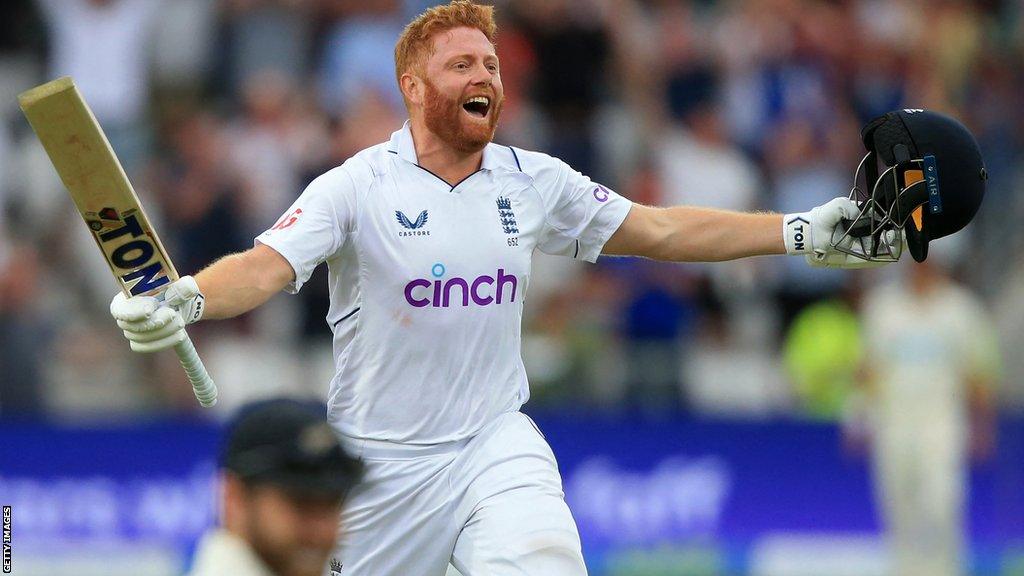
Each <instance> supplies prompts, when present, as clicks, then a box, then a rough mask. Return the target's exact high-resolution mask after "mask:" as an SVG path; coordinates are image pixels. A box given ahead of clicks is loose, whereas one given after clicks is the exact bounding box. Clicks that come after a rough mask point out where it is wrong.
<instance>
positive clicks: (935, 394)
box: [863, 246, 1000, 576]
mask: <svg viewBox="0 0 1024 576" xmlns="http://www.w3.org/2000/svg"><path fill="white" fill-rule="evenodd" d="M940 248H942V247H941V246H940ZM937 252H940V254H935V255H933V256H932V257H930V258H929V259H928V260H926V261H925V262H922V263H919V264H916V265H910V266H907V265H904V266H902V267H901V268H900V271H901V272H903V273H904V275H903V277H902V278H901V279H900V280H899V281H896V282H892V283H889V284H886V285H883V286H881V287H879V288H877V289H874V290H871V291H870V292H869V293H868V294H867V296H866V297H865V299H864V311H863V334H864V338H863V347H864V373H865V375H866V377H867V384H868V385H867V389H866V391H865V392H866V395H865V401H866V406H865V410H866V412H867V414H866V416H867V420H866V422H867V423H868V426H869V428H870V433H871V436H872V438H871V440H872V442H871V446H872V455H873V458H874V464H875V485H876V496H877V498H878V504H879V510H880V511H881V512H882V514H883V517H884V521H885V525H886V529H887V531H888V536H889V544H890V550H891V554H892V560H893V572H892V573H893V574H895V575H898V576H954V575H958V574H962V573H964V569H965V565H964V557H963V550H964V528H965V516H964V510H965V502H966V497H967V494H966V489H967V474H968V471H969V468H968V464H969V457H970V456H974V457H975V458H979V459H984V458H988V457H989V456H990V455H991V453H992V451H993V449H994V442H995V436H994V435H995V412H994V410H995V406H994V402H993V396H994V391H993V386H994V384H995V382H996V380H997V378H998V375H999V369H1000V360H999V351H998V344H997V341H996V338H995V334H994V327H993V323H992V319H991V318H990V317H989V315H988V313H987V312H986V310H985V306H984V304H983V303H982V302H981V301H980V299H979V298H978V297H977V296H976V295H974V293H972V292H971V291H969V290H967V289H965V288H964V287H963V286H962V285H960V284H959V283H958V282H956V281H955V280H954V279H953V278H952V277H951V276H950V274H949V272H948V271H947V270H945V269H944V266H943V259H942V258H941V256H942V254H941V250H939V251H937Z"/></svg>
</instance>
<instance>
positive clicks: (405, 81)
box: [399, 72, 423, 105]
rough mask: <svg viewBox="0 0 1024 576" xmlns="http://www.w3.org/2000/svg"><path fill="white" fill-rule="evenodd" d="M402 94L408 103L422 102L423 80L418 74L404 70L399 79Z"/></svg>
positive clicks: (417, 103) (418, 103)
mask: <svg viewBox="0 0 1024 576" xmlns="http://www.w3.org/2000/svg"><path fill="white" fill-rule="evenodd" d="M399 86H400V87H401V89H402V96H404V97H405V101H406V102H408V103H410V104H416V105H420V104H423V81H422V80H420V78H419V77H418V76H415V75H413V74H410V73H409V72H406V73H405V74H402V77H401V78H400V79H399Z"/></svg>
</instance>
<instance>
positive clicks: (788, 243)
mask: <svg viewBox="0 0 1024 576" xmlns="http://www.w3.org/2000/svg"><path fill="white" fill-rule="evenodd" d="M858 213H859V210H858V208H857V205H856V204H855V203H854V202H853V201H852V200H850V199H848V198H834V199H833V200H831V201H829V202H828V203H826V204H823V205H821V206H817V207H815V208H813V209H811V210H809V211H807V212H799V213H795V214H785V215H782V214H766V213H745V212H732V211H728V210H714V209H710V208H697V207H692V206H677V207H674V208H653V207H650V206H642V205H639V204H634V205H633V206H632V208H631V209H630V211H629V214H627V215H626V218H625V220H623V222H622V224H621V225H620V226H619V228H618V229H617V230H616V231H615V233H614V234H612V236H611V237H610V238H609V239H608V242H606V243H605V245H604V248H603V249H602V253H603V254H609V255H619V256H643V257H646V258H652V259H655V260H669V261H672V262H720V261H723V260H735V259H737V258H745V257H747V256H764V255H769V254H791V255H797V256H806V257H807V262H808V263H809V264H811V265H812V266H817V267H827V268H868V267H873V266H878V265H880V263H879V262H871V261H867V260H865V259H863V258H860V257H857V256H853V255H851V254H850V252H858V253H864V251H865V250H866V249H867V245H866V244H862V243H860V242H859V241H857V240H856V239H854V238H851V237H848V236H843V234H842V233H841V231H840V234H838V235H837V234H836V228H837V227H839V226H840V225H841V223H842V222H843V221H844V220H852V219H855V218H857V216H858ZM837 236H843V240H842V244H843V246H842V247H843V250H837V249H836V246H834V245H833V244H832V242H833V238H834V237H837ZM865 242H867V240H865Z"/></svg>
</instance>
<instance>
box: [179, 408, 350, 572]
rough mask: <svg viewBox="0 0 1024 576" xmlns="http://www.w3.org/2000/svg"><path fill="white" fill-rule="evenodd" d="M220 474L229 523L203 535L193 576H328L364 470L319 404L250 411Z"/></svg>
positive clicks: (232, 434) (236, 429) (231, 433)
mask: <svg viewBox="0 0 1024 576" xmlns="http://www.w3.org/2000/svg"><path fill="white" fill-rule="evenodd" d="M220 468H221V472H222V475H221V484H220V488H221V493H220V494H221V500H222V518H221V521H222V523H221V525H220V526H219V527H217V528H214V529H212V530H211V531H209V532H207V533H206V534H205V535H204V536H203V538H202V540H201V541H200V544H199V549H198V552H197V553H196V557H195V559H194V561H193V564H192V569H191V571H190V572H189V575H188V576H224V575H225V574H231V575H233V576H321V575H322V574H323V569H324V566H325V565H326V564H327V562H328V558H329V556H330V554H331V550H332V549H333V547H334V542H335V539H336V538H337V534H338V518H339V517H340V514H341V506H342V503H343V502H344V500H345V495H346V494H348V492H349V491H350V490H351V489H352V487H353V486H355V485H357V484H358V482H359V479H360V475H361V474H362V465H361V464H360V463H359V461H358V460H356V459H355V458H353V457H352V456H350V455H349V454H346V453H345V450H344V448H342V446H341V443H340V442H339V440H338V438H337V435H336V434H335V433H334V432H333V430H331V428H330V427H329V426H328V425H327V423H326V422H324V421H323V415H322V414H321V413H320V411H319V410H318V409H317V408H316V407H315V405H309V404H306V403H302V402H298V401H295V400H289V399H273V400H264V401H260V402H256V403H253V404H250V405H248V406H245V407H243V408H242V410H240V411H239V414H238V415H237V416H236V417H235V419H234V421H233V422H232V423H231V425H230V426H229V427H228V433H227V437H226V439H225V441H224V446H223V448H222V450H221V456H220Z"/></svg>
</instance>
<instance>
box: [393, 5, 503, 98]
mask: <svg viewBox="0 0 1024 576" xmlns="http://www.w3.org/2000/svg"><path fill="white" fill-rule="evenodd" d="M463 27H465V28H476V29H477V30H479V31H481V32H483V33H484V36H486V37H487V39H488V40H489V41H490V42H491V44H494V40H495V38H496V37H497V35H498V25H497V23H495V21H494V7H493V6H484V5H480V4H476V3H474V2H473V1H472V0H452V1H451V2H450V3H449V4H446V5H441V6H435V7H433V8H431V9H429V10H427V11H426V12H424V13H423V14H420V15H419V16H418V17H417V18H416V19H415V20H413V21H412V22H410V23H409V25H408V26H406V27H405V30H403V31H402V35H401V36H399V38H398V43H397V44H395V76H396V79H397V80H398V83H399V89H401V82H402V74H405V73H406V72H413V71H415V72H422V69H423V66H424V64H425V63H426V61H427V58H428V57H430V55H431V54H432V53H433V49H434V42H433V37H434V34H437V33H438V32H446V31H448V30H453V29H455V28H463ZM403 97H404V96H403Z"/></svg>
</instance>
